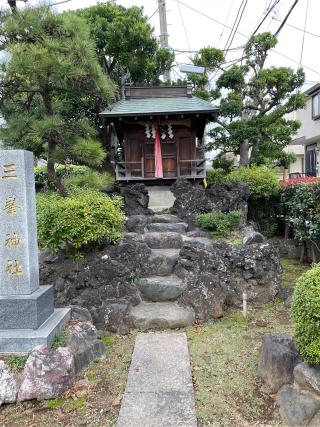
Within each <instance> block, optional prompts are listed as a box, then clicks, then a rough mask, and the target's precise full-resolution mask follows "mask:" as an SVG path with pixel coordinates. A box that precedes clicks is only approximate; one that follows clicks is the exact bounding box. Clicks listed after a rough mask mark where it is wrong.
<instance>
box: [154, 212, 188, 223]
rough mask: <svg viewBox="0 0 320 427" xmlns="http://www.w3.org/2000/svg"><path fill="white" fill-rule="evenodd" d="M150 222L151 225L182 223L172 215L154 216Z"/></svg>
mask: <svg viewBox="0 0 320 427" xmlns="http://www.w3.org/2000/svg"><path fill="white" fill-rule="evenodd" d="M150 222H151V223H154V222H156V223H165V224H168V223H171V224H172V223H175V222H181V219H180V218H179V217H177V216H176V215H170V214H162V215H153V216H150Z"/></svg>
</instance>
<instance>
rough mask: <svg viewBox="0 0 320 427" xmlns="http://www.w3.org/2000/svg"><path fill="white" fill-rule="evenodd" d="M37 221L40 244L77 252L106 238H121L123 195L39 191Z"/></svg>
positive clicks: (93, 192)
mask: <svg viewBox="0 0 320 427" xmlns="http://www.w3.org/2000/svg"><path fill="white" fill-rule="evenodd" d="M37 221H38V235H39V242H40V246H42V247H46V248H49V249H50V250H52V251H53V252H55V251H57V250H59V249H64V250H65V252H66V253H68V254H70V255H71V256H76V255H79V254H81V253H82V252H83V251H84V250H86V248H88V247H90V246H98V245H100V244H101V243H102V242H103V241H104V240H108V241H111V242H115V241H117V240H118V239H120V238H121V228H122V226H123V225H124V221H125V216H124V213H123V212H122V198H121V197H108V196H105V195H104V194H102V193H100V192H98V191H89V190H77V191H74V192H73V193H72V194H71V195H70V196H68V197H65V198H63V197H61V196H59V195H58V194H56V193H54V192H44V193H39V194H38V195H37Z"/></svg>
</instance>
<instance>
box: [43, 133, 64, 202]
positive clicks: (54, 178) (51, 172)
mask: <svg viewBox="0 0 320 427" xmlns="http://www.w3.org/2000/svg"><path fill="white" fill-rule="evenodd" d="M55 151H56V143H55V142H54V141H49V142H48V163H47V171H48V180H49V182H52V184H53V185H54V186H55V187H56V189H57V191H58V193H59V194H60V195H61V196H63V197H66V196H67V195H68V192H67V190H66V189H65V188H64V186H63V184H62V182H61V180H60V178H59V177H58V175H57V173H56V170H55V167H54V163H55V162H54V160H55Z"/></svg>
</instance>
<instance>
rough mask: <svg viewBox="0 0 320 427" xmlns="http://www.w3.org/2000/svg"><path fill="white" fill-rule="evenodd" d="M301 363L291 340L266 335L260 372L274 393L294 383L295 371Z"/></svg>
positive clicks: (284, 337)
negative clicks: (285, 385)
mask: <svg viewBox="0 0 320 427" xmlns="http://www.w3.org/2000/svg"><path fill="white" fill-rule="evenodd" d="M300 361H301V360H300V358H299V355H298V352H297V350H296V348H295V345H294V343H293V341H292V340H291V338H289V337H287V336H285V335H279V334H265V335H264V337H263V342H262V348H261V355H260V361H259V368H258V372H259V375H260V376H261V377H262V378H263V379H264V381H265V382H266V383H267V384H268V385H269V387H270V388H271V390H272V391H273V392H277V391H278V390H279V388H280V387H281V386H283V385H284V384H288V383H292V382H293V369H294V367H295V366H296V365H297V364H298V363H299V362H300Z"/></svg>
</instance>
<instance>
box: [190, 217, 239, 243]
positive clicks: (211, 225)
mask: <svg viewBox="0 0 320 427" xmlns="http://www.w3.org/2000/svg"><path fill="white" fill-rule="evenodd" d="M240 220H241V212H240V211H231V212H229V213H222V212H209V213H203V214H199V215H198V216H197V224H198V225H199V227H202V228H205V229H207V230H210V231H213V235H214V236H216V237H222V236H226V235H227V234H228V233H229V232H230V231H233V230H234V229H236V228H237V227H239V224H240Z"/></svg>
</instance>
